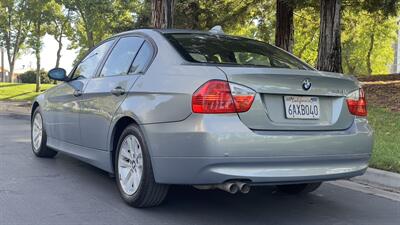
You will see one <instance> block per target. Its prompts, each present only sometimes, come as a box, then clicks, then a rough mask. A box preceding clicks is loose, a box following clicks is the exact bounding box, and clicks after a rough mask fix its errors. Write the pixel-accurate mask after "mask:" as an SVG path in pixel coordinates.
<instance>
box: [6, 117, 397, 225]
mask: <svg viewBox="0 0 400 225" xmlns="http://www.w3.org/2000/svg"><path fill="white" fill-rule="evenodd" d="M0 224H1V225H8V224H10V225H11V224H18V225H20V224H29V225H34V224H38V225H39V224H40V225H45V224H48V225H58V224H63V225H64V224H65V225H67V224H68V225H73V224H95V225H101V224H149V225H150V224H151V225H153V224H185V225H189V224H291V225H302V224H315V225H327V224H340V225H344V224H359V225H369V224H371V225H372V224H374V225H389V224H390V225H399V224H400V202H399V201H394V200H391V199H388V198H382V197H378V196H375V195H371V194H366V193H363V192H360V191H355V190H351V189H348V188H344V187H340V186H336V185H333V184H330V183H329V184H323V185H322V187H321V188H320V189H318V190H317V191H316V192H314V193H313V194H310V195H308V196H287V195H283V194H280V193H276V192H275V190H274V189H273V188H260V189H257V190H252V191H251V192H250V193H249V194H247V195H243V194H238V195H231V194H228V193H225V192H222V191H219V190H213V191H199V190H196V189H193V188H191V187H172V189H171V192H170V194H169V195H168V197H167V201H166V202H165V204H163V205H162V206H160V207H157V208H150V209H134V208H131V207H129V206H127V205H126V204H124V202H123V201H122V200H121V199H120V197H119V194H118V192H117V188H116V186H115V183H114V180H113V179H112V178H110V177H109V176H108V175H107V173H105V172H103V171H101V170H99V169H96V168H94V167H92V166H90V165H87V164H85V163H82V162H80V161H78V160H76V159H73V158H71V157H69V156H66V155H64V154H58V155H57V156H56V158H55V159H41V158H36V157H35V156H34V155H33V154H32V152H31V147H30V137H29V116H21V115H10V114H7V115H6V114H0Z"/></svg>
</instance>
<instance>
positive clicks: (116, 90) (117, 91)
mask: <svg viewBox="0 0 400 225" xmlns="http://www.w3.org/2000/svg"><path fill="white" fill-rule="evenodd" d="M111 94H113V95H115V96H121V95H124V94H125V89H123V88H122V87H116V88H114V89H112V90H111Z"/></svg>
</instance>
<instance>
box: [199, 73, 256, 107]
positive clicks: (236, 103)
mask: <svg viewBox="0 0 400 225" xmlns="http://www.w3.org/2000/svg"><path fill="white" fill-rule="evenodd" d="M254 96H255V92H254V91H253V90H251V89H250V88H247V87H244V86H242V85H238V84H232V83H228V82H227V81H222V80H212V81H209V82H207V83H205V84H203V86H201V87H200V88H199V89H198V90H197V91H196V92H195V93H194V94H193V96H192V110H193V112H194V113H236V112H246V111H248V110H249V109H250V107H251V104H252V103H253V101H254Z"/></svg>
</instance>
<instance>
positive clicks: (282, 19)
mask: <svg viewBox="0 0 400 225" xmlns="http://www.w3.org/2000/svg"><path fill="white" fill-rule="evenodd" d="M293 44H294V31H293V6H292V5H291V4H288V2H287V1H284V0H277V1H276V31H275V45H276V46H278V47H280V48H282V49H284V50H286V51H288V52H293Z"/></svg>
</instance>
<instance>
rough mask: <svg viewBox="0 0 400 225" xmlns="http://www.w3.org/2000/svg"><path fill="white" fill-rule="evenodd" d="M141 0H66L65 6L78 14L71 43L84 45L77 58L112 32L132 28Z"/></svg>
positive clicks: (78, 45) (75, 45)
mask: <svg viewBox="0 0 400 225" xmlns="http://www.w3.org/2000/svg"><path fill="white" fill-rule="evenodd" d="M138 1H139V0H138ZM138 1H126V0H114V1H112V0H92V1H87V0H64V1H63V3H64V6H65V7H66V8H67V9H69V10H71V11H73V12H74V13H76V15H77V20H76V21H75V22H74V28H75V30H74V32H75V35H74V38H73V39H72V42H73V46H72V47H80V48H81V49H80V53H79V56H78V58H80V57H81V56H82V55H83V54H84V53H85V52H86V51H87V50H88V49H90V48H92V47H93V46H94V45H95V44H97V43H98V42H100V41H102V40H104V39H105V38H107V37H109V36H111V35H112V34H114V33H118V32H122V31H125V30H130V29H133V27H134V24H135V20H137V13H134V12H135V11H136V7H138Z"/></svg>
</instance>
